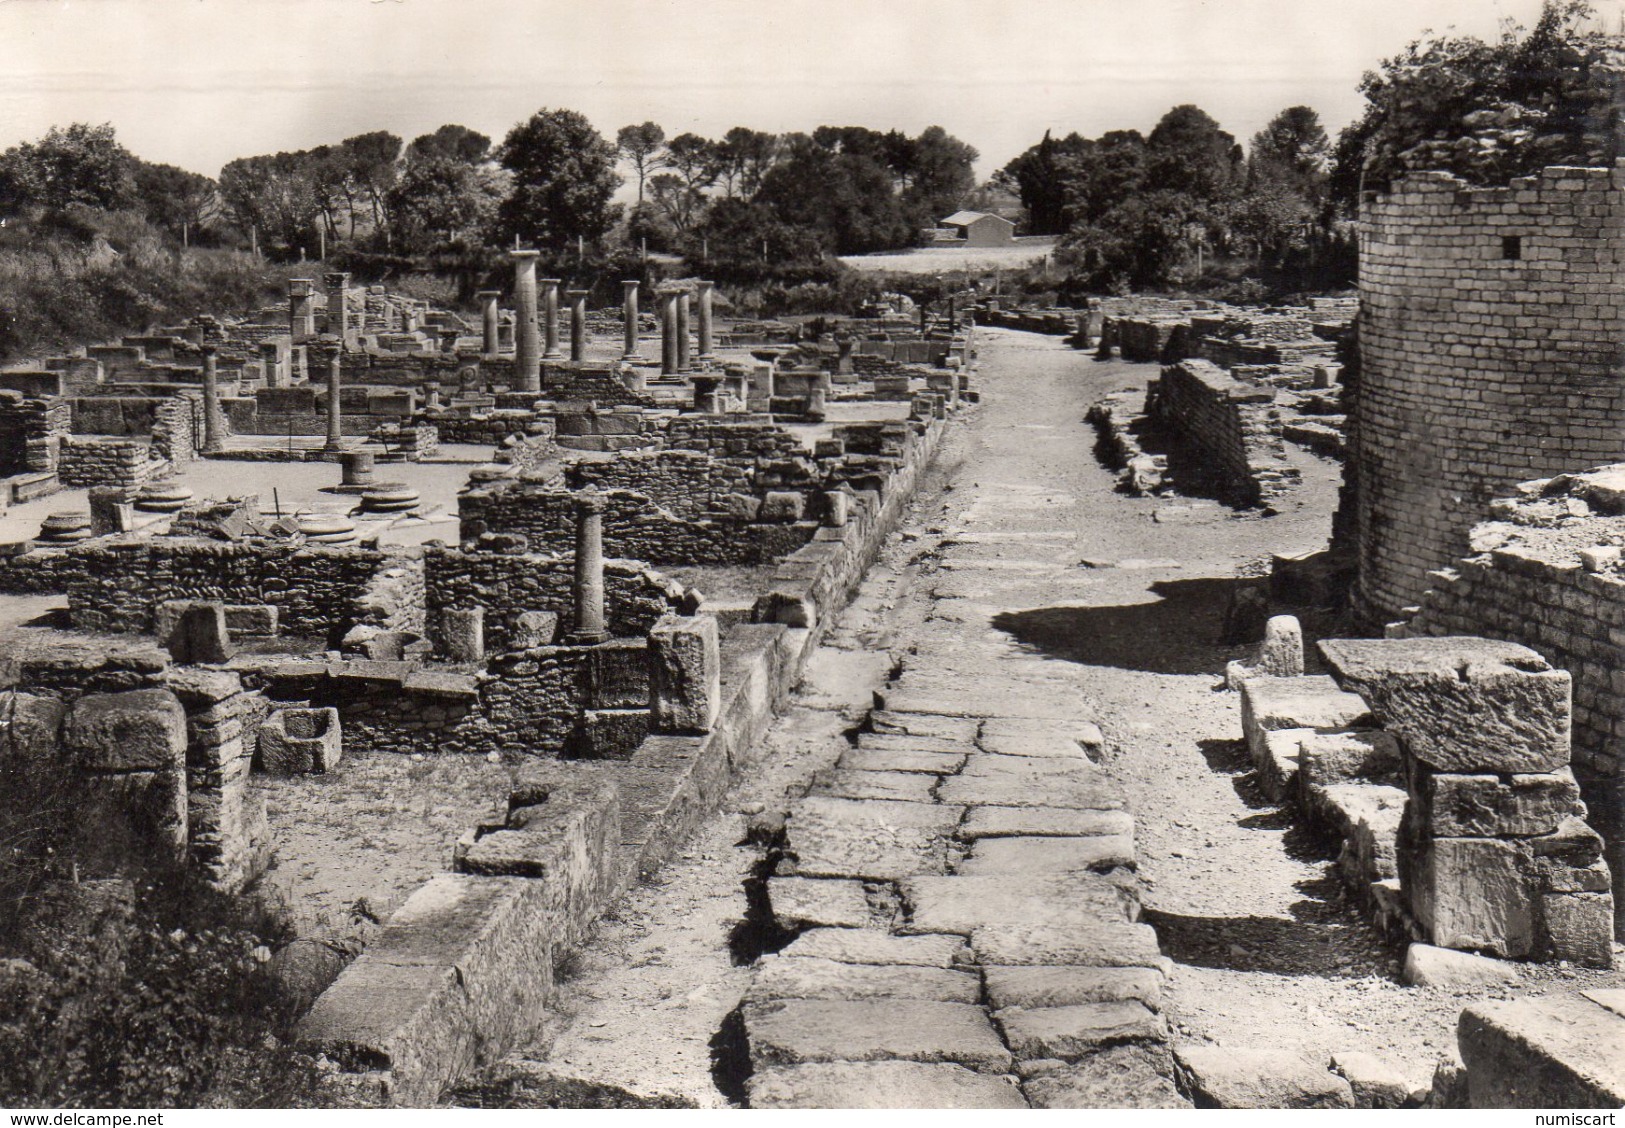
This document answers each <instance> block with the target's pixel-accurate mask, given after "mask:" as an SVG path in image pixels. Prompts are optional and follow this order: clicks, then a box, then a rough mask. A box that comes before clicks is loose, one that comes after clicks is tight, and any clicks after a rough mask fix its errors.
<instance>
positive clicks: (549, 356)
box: [542, 349, 564, 360]
mask: <svg viewBox="0 0 1625 1128" xmlns="http://www.w3.org/2000/svg"><path fill="white" fill-rule="evenodd" d="M542 359H543V360H563V359H564V354H563V353H562V352H560V351H559V350H558V349H554V350H553V351H552V352H544V353H543V354H542Z"/></svg>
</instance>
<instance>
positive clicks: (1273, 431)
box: [1145, 360, 1297, 505]
mask: <svg viewBox="0 0 1625 1128" xmlns="http://www.w3.org/2000/svg"><path fill="white" fill-rule="evenodd" d="M1274 401H1275V392H1274V390H1273V389H1270V388H1262V387H1259V386H1257V385H1254V384H1248V383H1244V382H1242V381H1240V380H1236V379H1234V378H1232V377H1231V376H1230V375H1229V374H1228V373H1226V372H1225V371H1223V370H1222V369H1220V368H1218V367H1216V366H1215V365H1213V364H1212V363H1210V362H1208V361H1205V360H1187V361H1181V362H1180V363H1178V364H1171V365H1168V366H1167V367H1165V368H1164V369H1163V370H1162V376H1161V378H1160V379H1158V380H1155V381H1153V382H1152V383H1151V384H1150V386H1149V387H1148V388H1147V392H1146V401H1145V413H1146V415H1147V416H1148V417H1149V418H1150V419H1151V421H1152V422H1153V423H1155V424H1156V425H1157V426H1159V427H1162V428H1163V429H1165V430H1166V431H1167V432H1168V434H1169V437H1170V440H1171V444H1170V445H1171V449H1170V452H1169V458H1168V464H1169V468H1170V469H1171V470H1172V472H1173V473H1174V474H1175V475H1177V476H1178V477H1180V478H1182V479H1184V480H1186V481H1188V482H1194V483H1197V484H1198V485H1200V486H1201V487H1202V488H1207V489H1211V490H1213V491H1214V492H1215V493H1217V494H1218V495H1219V496H1220V497H1222V498H1224V499H1225V500H1226V501H1229V502H1231V503H1233V504H1236V505H1256V504H1258V503H1259V502H1261V501H1264V500H1267V499H1269V498H1271V497H1274V496H1277V495H1279V494H1280V493H1281V492H1282V491H1283V490H1284V489H1286V488H1287V486H1289V485H1290V484H1291V483H1292V482H1293V481H1294V480H1295V479H1296V476H1297V475H1296V472H1295V471H1294V470H1292V468H1291V467H1290V466H1288V465H1287V464H1286V462H1285V460H1284V456H1285V447H1284V445H1283V443H1282V441H1281V423H1280V417H1279V414H1278V413H1277V412H1276V411H1275V410H1274V408H1273V404H1274Z"/></svg>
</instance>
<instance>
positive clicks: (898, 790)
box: [812, 768, 937, 803]
mask: <svg viewBox="0 0 1625 1128" xmlns="http://www.w3.org/2000/svg"><path fill="white" fill-rule="evenodd" d="M936 785H937V777H936V776H934V775H921V774H919V773H917V772H886V771H881V772H869V771H850V770H847V769H844V768H842V769H837V770H836V771H834V772H832V773H831V774H830V775H829V776H828V777H827V778H825V779H822V780H820V781H819V782H818V783H817V784H816V785H815V786H814V787H813V790H812V794H814V795H833V796H835V797H837V798H841V799H899V800H903V801H904V802H911V803H930V802H932V801H933V798H932V795H931V791H932V789H933V788H935V787H936Z"/></svg>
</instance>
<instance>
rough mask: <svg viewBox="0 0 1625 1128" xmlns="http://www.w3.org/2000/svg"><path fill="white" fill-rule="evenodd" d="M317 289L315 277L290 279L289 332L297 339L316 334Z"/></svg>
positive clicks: (300, 339)
mask: <svg viewBox="0 0 1625 1128" xmlns="http://www.w3.org/2000/svg"><path fill="white" fill-rule="evenodd" d="M315 289H316V283H315V280H314V279H310V278H290V279H289V280H288V332H289V333H291V334H292V335H293V339H294V340H295V341H302V340H304V339H305V338H306V337H314V336H315V335H316V302H315V298H314V294H315Z"/></svg>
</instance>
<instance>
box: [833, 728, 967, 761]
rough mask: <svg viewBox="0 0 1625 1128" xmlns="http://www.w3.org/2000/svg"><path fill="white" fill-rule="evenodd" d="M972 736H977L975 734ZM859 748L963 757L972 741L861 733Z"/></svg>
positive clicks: (891, 733)
mask: <svg viewBox="0 0 1625 1128" xmlns="http://www.w3.org/2000/svg"><path fill="white" fill-rule="evenodd" d="M971 735H972V737H974V736H975V734H974V733H972V734H971ZM858 747H859V748H863V749H871V750H873V751H876V752H946V753H948V754H949V755H954V756H963V755H965V753H966V752H968V751H970V749H971V740H970V739H969V738H967V739H964V740H961V739H957V738H955V737H951V736H915V735H914V734H912V733H906V732H860V733H858Z"/></svg>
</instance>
